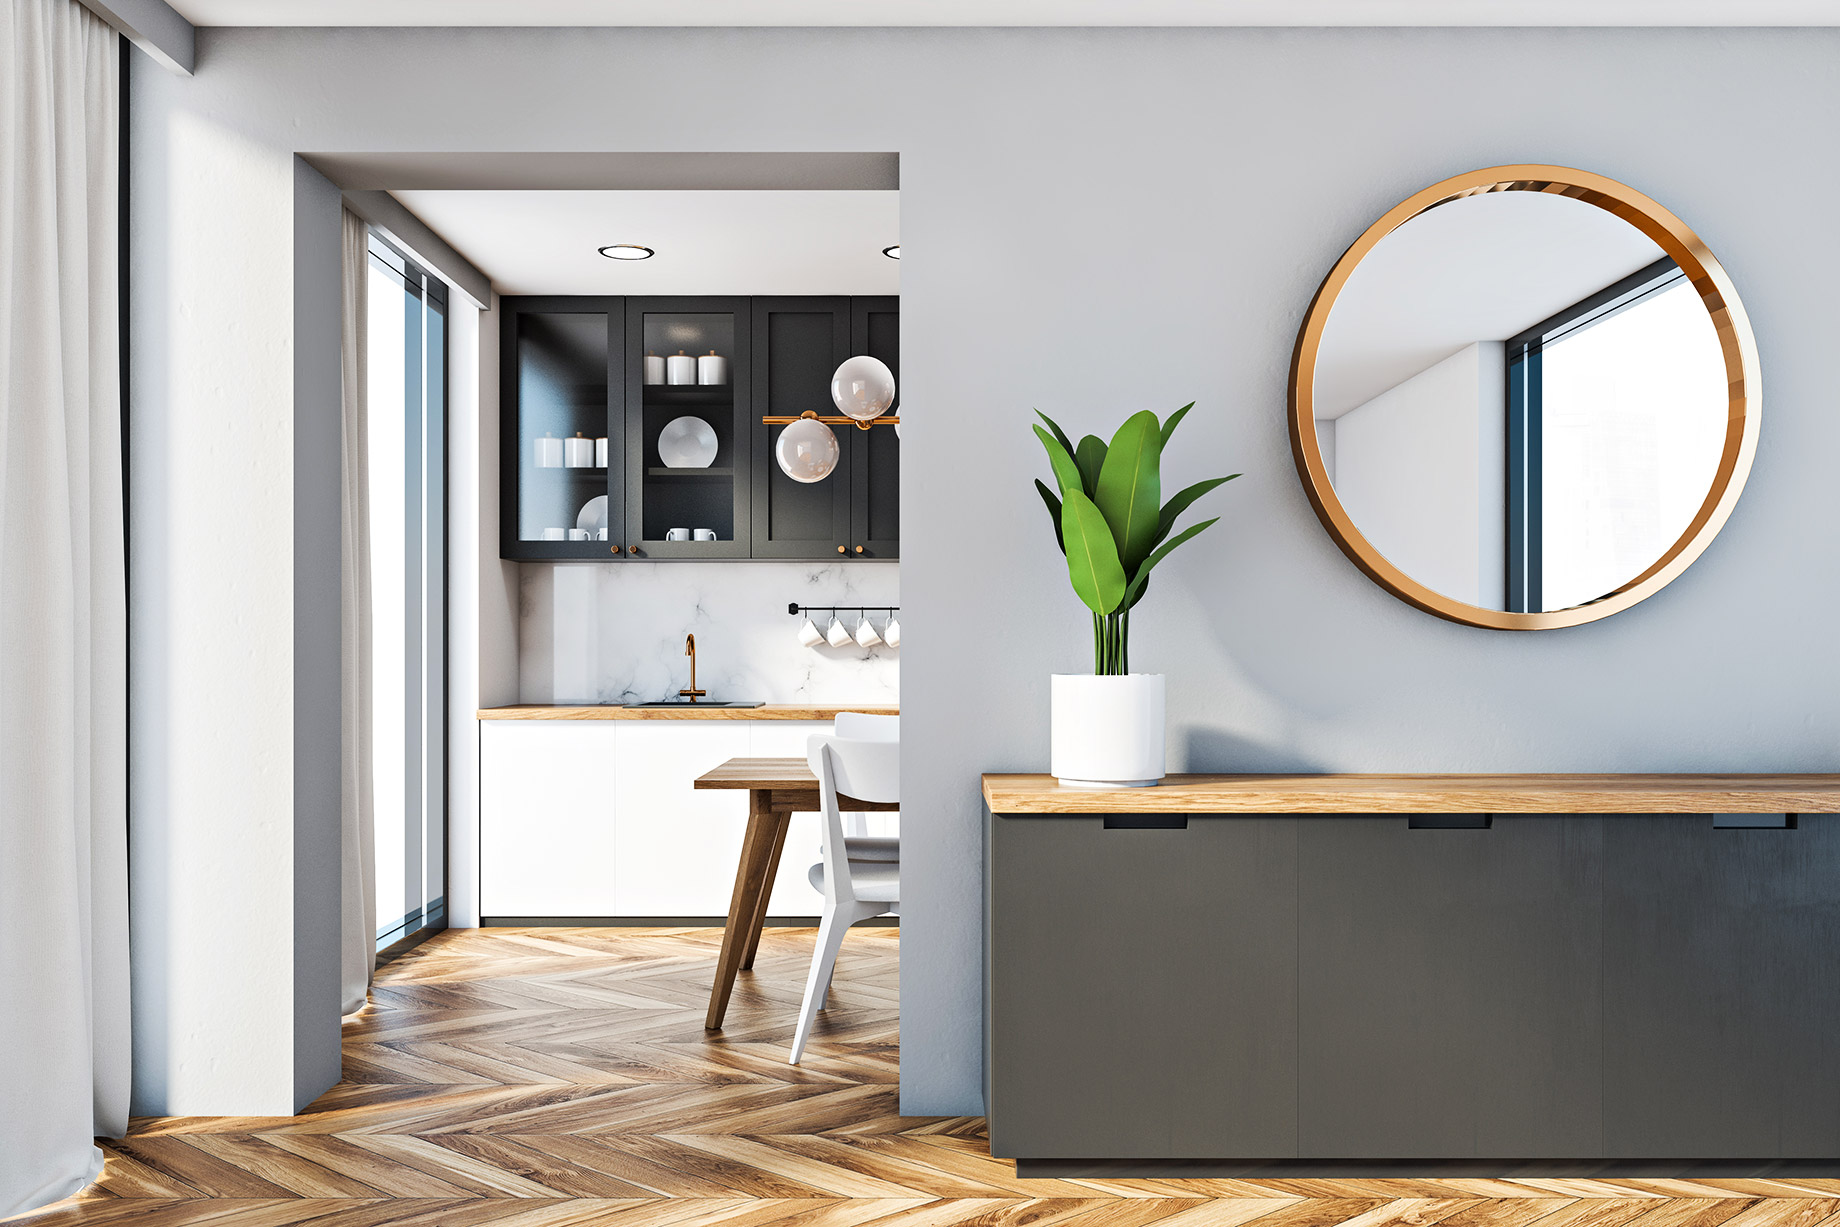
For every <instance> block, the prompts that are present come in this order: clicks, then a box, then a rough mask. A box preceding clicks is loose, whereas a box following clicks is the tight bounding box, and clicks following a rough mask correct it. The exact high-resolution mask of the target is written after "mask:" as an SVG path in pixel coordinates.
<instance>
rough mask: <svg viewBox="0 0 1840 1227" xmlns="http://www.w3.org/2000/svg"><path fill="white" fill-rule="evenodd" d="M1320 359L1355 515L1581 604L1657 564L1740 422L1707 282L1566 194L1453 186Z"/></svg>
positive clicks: (1499, 589)
mask: <svg viewBox="0 0 1840 1227" xmlns="http://www.w3.org/2000/svg"><path fill="white" fill-rule="evenodd" d="M1314 377H1315V386H1314V401H1313V406H1312V409H1313V416H1314V419H1315V421H1314V426H1315V434H1316V439H1317V442H1318V444H1319V447H1320V451H1321V454H1322V460H1323V466H1324V469H1325V470H1326V472H1327V474H1328V477H1329V480H1330V483H1331V485H1332V486H1333V488H1334V491H1335V496H1336V498H1337V499H1338V500H1339V501H1340V502H1341V504H1342V507H1343V508H1344V509H1345V511H1346V512H1347V514H1348V516H1349V518H1350V519H1351V520H1352V522H1353V524H1354V525H1355V527H1356V528H1357V529H1359V531H1360V533H1361V534H1362V535H1363V536H1364V537H1365V538H1366V539H1367V541H1368V542H1369V543H1370V544H1371V545H1372V546H1373V548H1374V549H1376V550H1378V551H1379V552H1380V553H1381V554H1382V555H1384V556H1385V557H1386V559H1387V560H1388V561H1389V562H1391V563H1392V564H1393V565H1394V566H1395V567H1397V568H1398V569H1399V570H1400V571H1402V572H1404V573H1405V574H1406V575H1407V576H1409V577H1410V578H1412V579H1413V580H1416V581H1417V582H1418V583H1420V584H1423V585H1424V586H1425V587H1427V588H1430V589H1432V590H1433V591H1435V592H1437V593H1440V594H1442V595H1444V596H1447V597H1449V598H1451V599H1453V600H1457V601H1461V602H1464V603H1466V604H1470V605H1478V606H1482V607H1484V608H1488V609H1496V610H1510V611H1525V612H1538V611H1543V610H1560V609H1567V608H1571V607H1573V606H1579V605H1585V604H1588V603H1590V602H1592V601H1595V600H1598V599H1600V598H1602V597H1604V596H1606V595H1608V594H1610V593H1612V592H1615V591H1616V590H1618V589H1619V588H1622V587H1624V586H1626V585H1627V584H1629V583H1630V582H1631V581H1632V580H1634V579H1636V578H1637V577H1638V576H1640V575H1642V574H1643V573H1644V572H1645V571H1647V570H1648V569H1649V568H1650V567H1652V566H1653V565H1654V564H1655V563H1656V562H1657V561H1658V560H1659V559H1660V558H1662V556H1663V555H1665V554H1666V553H1667V552H1668V551H1669V550H1670V549H1672V548H1673V547H1674V545H1675V543H1676V542H1678V541H1679V540H1680V539H1681V538H1682V536H1683V534H1685V533H1686V531H1687V529H1688V528H1689V527H1690V525H1691V524H1692V522H1693V520H1694V517H1695V516H1696V515H1697V514H1698V513H1699V511H1700V510H1701V508H1702V505H1703V504H1704V503H1705V502H1706V499H1707V495H1708V491H1709V489H1710V488H1711V487H1712V486H1713V484H1714V480H1715V476H1716V473H1717V470H1718V466H1719V460H1720V457H1721V454H1722V452H1723V449H1724V445H1725V440H1726V429H1727V411H1728V391H1729V389H1728V386H1727V376H1726V367H1725V361H1724V356H1723V353H1722V351H1721V348H1720V344H1719V338H1718V334H1717V331H1716V329H1715V328H1714V325H1713V322H1712V318H1711V316H1710V314H1709V313H1708V312H1707V310H1706V307H1705V305H1704V304H1703V302H1702V301H1701V299H1700V297H1699V294H1698V293H1697V292H1696V291H1695V290H1694V288H1693V287H1692V286H1691V285H1690V284H1689V283H1688V282H1687V280H1686V278H1685V276H1684V274H1683V273H1682V272H1681V270H1680V269H1679V268H1678V267H1676V266H1675V265H1674V263H1673V262H1672V261H1671V260H1669V259H1668V258H1667V257H1666V256H1665V254H1664V253H1663V252H1662V251H1661V249H1660V248H1659V247H1658V246H1657V245H1656V244H1655V243H1654V242H1653V241H1652V240H1651V239H1649V238H1648V237H1647V236H1646V235H1644V234H1643V233H1642V232H1641V231H1640V230H1638V229H1636V228H1635V227H1634V226H1632V225H1630V224H1629V223H1628V222H1625V221H1623V220H1622V219H1621V218H1619V217H1617V216H1615V215H1614V214H1612V213H1610V212H1608V211H1607V210H1605V209H1600V208H1598V207H1596V206H1594V205H1591V204H1587V203H1584V202H1582V201H1578V200H1573V199H1570V198H1568V197H1566V196H1563V195H1557V194H1546V193H1539V192H1492V193H1486V194H1482V195H1476V196H1469V197H1462V198H1458V199H1453V200H1450V201H1447V202H1445V203H1443V204H1440V205H1438V206H1436V207H1434V208H1431V209H1429V210H1427V211H1426V212H1424V213H1422V214H1419V215H1418V216H1416V217H1414V218H1412V219H1411V220H1410V221H1408V222H1406V223H1404V224H1403V225H1401V226H1400V227H1399V228H1398V229H1396V230H1394V231H1393V232H1392V233H1390V234H1388V235H1387V236H1386V237H1385V238H1383V239H1381V240H1380V241H1379V243H1378V244H1376V245H1375V246H1374V247H1373V249H1372V250H1371V251H1370V252H1368V254H1367V255H1366V257H1365V258H1363V259H1362V260H1361V262H1360V264H1359V265H1358V266H1357V267H1356V268H1355V269H1354V270H1353V272H1352V273H1351V274H1350V276H1349V278H1348V281H1347V283H1346V285H1345V286H1344V287H1343V288H1342V290H1341V292H1340V294H1339V295H1338V296H1337V298H1336V299H1335V302H1334V305H1333V309H1332V310H1331V311H1330V314H1329V317H1328V320H1327V322H1326V324H1325V326H1324V329H1323V335H1322V342H1321V345H1320V348H1319V350H1318V353H1317V359H1316V366H1315V371H1314Z"/></svg>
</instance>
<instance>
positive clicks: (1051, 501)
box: [1035, 477, 1067, 554]
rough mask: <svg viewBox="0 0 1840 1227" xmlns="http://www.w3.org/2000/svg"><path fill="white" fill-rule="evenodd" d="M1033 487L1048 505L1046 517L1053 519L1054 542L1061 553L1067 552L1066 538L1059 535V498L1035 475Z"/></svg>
mask: <svg viewBox="0 0 1840 1227" xmlns="http://www.w3.org/2000/svg"><path fill="white" fill-rule="evenodd" d="M1035 488H1036V489H1037V490H1039V491H1041V501H1042V502H1044V503H1046V504H1047V505H1048V518H1049V519H1051V520H1053V521H1054V544H1056V545H1058V546H1060V547H1061V553H1063V554H1065V553H1066V552H1067V540H1066V538H1064V537H1063V536H1061V500H1060V498H1059V496H1057V495H1056V494H1055V493H1054V491H1052V490H1050V489H1048V483H1047V482H1045V481H1043V480H1042V479H1041V478H1039V477H1037V478H1036V479H1035Z"/></svg>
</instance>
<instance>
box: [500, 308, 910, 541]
mask: <svg viewBox="0 0 1840 1227" xmlns="http://www.w3.org/2000/svg"><path fill="white" fill-rule="evenodd" d="M501 305H502V308H503V310H504V312H505V315H504V322H503V324H502V325H501V339H500V344H501V354H502V361H501V372H502V373H501V401H500V406H501V409H500V412H501V415H502V423H503V425H502V428H501V440H502V442H501V451H502V455H501V458H500V465H501V472H502V482H503V485H502V490H501V505H502V507H503V511H502V514H501V524H500V555H501V556H502V557H504V558H508V559H513V560H519V561H594V560H598V561H612V560H613V559H615V558H619V559H623V560H635V559H651V560H673V559H680V560H691V559H710V560H719V559H746V558H779V559H787V560H799V561H819V560H826V561H835V560H838V559H850V560H864V561H866V560H869V559H887V558H897V557H899V556H900V502H901V487H900V454H901V453H900V440H899V439H898V438H896V437H895V431H894V429H893V428H892V427H890V426H880V427H876V428H874V429H872V430H856V429H853V428H851V427H847V426H840V427H835V428H834V429H835V430H836V432H837V437H838V442H839V443H840V444H841V446H842V456H841V458H840V460H839V463H838V465H837V469H836V471H835V472H833V473H832V474H831V475H830V476H829V477H828V478H826V479H825V480H823V481H820V482H813V483H810V484H805V483H802V482H796V481H793V480H792V479H791V478H790V477H787V476H786V475H785V473H783V472H782V471H781V470H780V467H779V465H778V463H777V462H776V461H775V459H774V455H773V445H774V443H775V442H776V441H777V440H778V436H779V433H780V430H781V429H782V428H781V427H769V426H766V425H763V424H762V423H761V421H760V419H761V417H762V416H763V415H780V414H784V415H787V416H796V415H798V414H800V413H802V412H804V411H805V410H807V409H810V410H813V411H815V412H817V413H819V414H821V415H824V416H831V415H833V414H835V412H836V409H835V408H834V406H833V405H832V404H831V397H830V379H831V373H832V372H833V371H835V370H836V369H837V366H838V364H839V363H841V362H842V361H843V360H844V359H845V358H847V357H849V356H850V355H852V354H858V353H868V354H872V355H874V356H875V357H878V358H880V359H881V360H882V361H884V362H886V363H887V364H888V365H889V367H890V368H891V369H893V370H894V372H895V376H896V378H897V380H898V379H899V377H900V318H901V317H900V299H899V298H897V297H892V296H890V297H882V298H855V299H852V298H848V297H841V296H838V297H801V298H767V297H761V298H745V297H739V298H717V297H684V298H637V297H634V298H585V297H583V298H574V297H571V298H505V299H502V300H501ZM711 351H714V352H715V353H717V354H719V355H721V356H723V357H725V358H727V359H728V381H727V383H726V384H722V385H715V386H707V385H688V386H684V385H676V386H674V385H669V384H666V385H656V384H647V383H646V382H645V358H646V355H647V354H648V353H651V354H655V355H657V356H660V357H669V356H672V355H676V354H678V353H680V352H681V353H682V354H683V355H684V356H686V357H694V356H697V355H700V354H707V353H709V352H711ZM898 409H899V406H898V404H897V406H896V411H898ZM679 417H697V418H701V419H703V420H704V421H705V422H707V423H709V425H710V427H711V428H712V429H713V430H714V432H715V435H716V439H717V451H716V455H715V458H714V459H713V460H712V461H711V463H710V464H709V466H708V467H707V468H698V469H684V468H678V469H673V468H670V467H668V466H666V465H665V464H664V463H663V459H662V457H660V455H659V453H658V438H659V435H660V433H661V432H662V431H663V430H664V428H665V427H666V425H668V424H669V423H670V422H671V421H673V420H674V419H676V418H679ZM577 435H579V436H581V437H582V438H584V439H587V440H590V441H592V440H594V439H597V438H605V439H607V440H608V451H609V453H610V455H609V457H608V459H609V463H608V465H607V466H606V467H605V468H602V467H599V466H595V467H593V468H587V469H584V468H574V467H569V466H568V465H567V464H566V463H563V464H560V465H552V464H550V463H549V461H550V460H551V459H552V457H553V454H554V453H555V451H556V449H557V448H558V447H566V446H567V445H566V443H565V442H564V440H567V439H571V438H575V437H576V436H577ZM544 440H551V441H544ZM601 495H605V496H606V502H605V504H604V506H605V507H606V508H607V511H606V516H607V531H606V537H605V538H604V539H603V538H602V537H600V536H599V535H598V534H595V535H593V536H591V538H590V539H589V540H585V541H584V540H576V539H568V537H569V530H571V529H578V527H579V525H581V524H589V525H591V526H592V527H591V529H590V531H592V530H593V528H597V527H598V523H599V522H598V520H597V519H596V518H595V513H596V512H597V511H598V508H599V507H600V506H602V504H594V505H593V506H590V503H591V501H592V500H594V499H595V498H596V497H597V496H601ZM674 528H687V529H691V530H693V531H694V530H695V529H699V528H706V529H711V530H713V531H714V533H715V534H716V540H714V541H694V540H692V541H672V540H669V539H668V535H669V533H670V531H671V530H672V529H674ZM559 533H560V534H561V536H562V537H563V538H564V539H563V540H554V539H552V538H554V537H555V536H556V535H557V534H559Z"/></svg>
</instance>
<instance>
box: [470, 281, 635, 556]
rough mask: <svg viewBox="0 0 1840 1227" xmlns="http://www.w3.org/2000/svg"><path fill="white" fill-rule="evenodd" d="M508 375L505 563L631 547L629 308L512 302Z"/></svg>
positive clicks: (616, 302) (603, 301) (601, 301)
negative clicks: (625, 402)
mask: <svg viewBox="0 0 1840 1227" xmlns="http://www.w3.org/2000/svg"><path fill="white" fill-rule="evenodd" d="M500 301H501V303H502V304H503V308H504V310H505V317H504V321H503V323H502V324H501V325H500V326H501V327H502V328H503V329H504V335H503V342H504V345H503V351H502V352H503V355H504V361H503V364H502V369H501V371H500V385H501V389H502V399H501V402H500V412H501V415H502V421H503V423H504V431H503V435H502V439H501V444H500V446H501V447H502V448H503V449H504V453H505V454H504V455H503V456H501V458H500V459H501V461H502V463H503V465H504V469H505V471H506V473H507V474H508V475H512V476H513V480H512V481H511V482H510V483H509V488H507V489H506V490H504V491H503V492H502V495H501V497H502V505H501V509H500V515H501V544H502V546H503V549H502V551H501V552H502V553H503V554H504V555H505V556H506V557H513V558H527V559H583V560H586V559H606V558H609V557H611V556H612V555H613V554H617V553H619V552H620V551H621V549H623V548H624V545H625V538H626V500H625V497H624V494H625V478H626V466H625V463H624V461H625V452H626V438H625V433H626V432H625V431H624V429H622V427H623V426H624V414H619V415H616V414H615V413H614V411H613V408H614V402H613V400H612V398H611V397H610V395H609V393H610V391H611V390H614V389H619V388H621V387H622V385H623V383H624V380H623V378H622V375H623V364H624V361H625V356H626V345H625V330H626V315H625V310H626V309H625V302H624V300H622V299H619V298H507V299H502V300H500Z"/></svg>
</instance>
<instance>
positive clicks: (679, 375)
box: [664, 349, 696, 385]
mask: <svg viewBox="0 0 1840 1227" xmlns="http://www.w3.org/2000/svg"><path fill="white" fill-rule="evenodd" d="M664 381H665V382H666V383H668V384H672V385H683V384H693V383H695V382H696V359H695V358H692V357H691V356H690V355H689V354H686V353H685V352H684V351H683V350H681V349H680V350H678V351H677V352H676V353H674V354H672V355H671V356H670V357H669V358H666V359H665V360H664Z"/></svg>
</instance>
